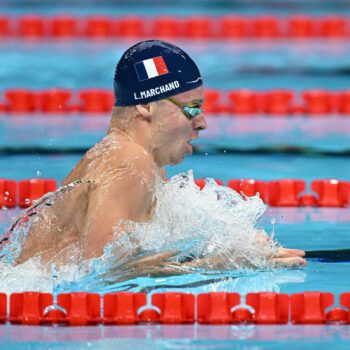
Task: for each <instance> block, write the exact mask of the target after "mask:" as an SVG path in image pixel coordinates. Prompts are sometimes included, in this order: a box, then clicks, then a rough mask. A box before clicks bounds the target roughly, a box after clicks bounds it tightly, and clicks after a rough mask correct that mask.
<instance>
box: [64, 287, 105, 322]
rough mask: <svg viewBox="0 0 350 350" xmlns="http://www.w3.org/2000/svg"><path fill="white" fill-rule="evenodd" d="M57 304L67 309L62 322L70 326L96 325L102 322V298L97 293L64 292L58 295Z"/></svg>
mask: <svg viewBox="0 0 350 350" xmlns="http://www.w3.org/2000/svg"><path fill="white" fill-rule="evenodd" d="M57 305H58V306H59V307H61V308H63V309H64V310H66V315H65V316H64V317H62V318H61V319H59V322H60V323H66V324H68V325H70V326H86V325H95V324H98V323H100V322H101V298H100V295H99V294H97V293H83V292H75V293H64V294H59V295H58V297H57Z"/></svg>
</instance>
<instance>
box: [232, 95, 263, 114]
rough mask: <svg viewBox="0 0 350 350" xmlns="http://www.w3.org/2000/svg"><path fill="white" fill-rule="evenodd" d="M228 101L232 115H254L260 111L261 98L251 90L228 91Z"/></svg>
mask: <svg viewBox="0 0 350 350" xmlns="http://www.w3.org/2000/svg"><path fill="white" fill-rule="evenodd" d="M228 100H229V102H230V106H229V107H230V112H231V113H233V114H239V115H246V114H256V113H259V111H260V110H261V109H260V104H261V96H260V94H259V93H257V92H254V91H251V90H236V91H230V92H229V93H228Z"/></svg>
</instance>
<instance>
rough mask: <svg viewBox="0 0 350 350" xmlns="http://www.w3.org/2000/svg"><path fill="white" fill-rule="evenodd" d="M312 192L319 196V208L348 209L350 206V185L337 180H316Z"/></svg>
mask: <svg viewBox="0 0 350 350" xmlns="http://www.w3.org/2000/svg"><path fill="white" fill-rule="evenodd" d="M311 190H312V191H314V192H315V193H316V194H317V195H318V199H317V205H318V206H319V207H347V206H348V205H349V195H350V183H348V182H346V181H339V180H336V179H329V180H314V181H312V182H311Z"/></svg>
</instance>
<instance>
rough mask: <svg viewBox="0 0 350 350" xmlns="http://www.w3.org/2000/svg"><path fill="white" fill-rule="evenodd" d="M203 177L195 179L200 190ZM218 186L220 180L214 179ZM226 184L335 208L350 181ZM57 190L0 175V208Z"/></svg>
mask: <svg viewBox="0 0 350 350" xmlns="http://www.w3.org/2000/svg"><path fill="white" fill-rule="evenodd" d="M205 181H206V180H205V179H196V180H195V183H196V184H197V186H198V187H199V188H200V189H201V190H202V189H203V188H204V187H205ZM216 182H217V183H218V184H219V185H223V184H224V183H223V181H221V180H219V179H217V180H216ZM227 186H228V187H230V188H232V189H234V190H235V191H237V192H238V193H240V194H242V196H244V197H251V196H255V195H256V194H257V193H259V195H260V198H261V199H262V200H263V202H264V203H266V204H268V205H269V206H271V207H335V208H345V207H348V206H349V203H350V182H348V181H342V180H338V179H321V180H313V181H311V185H310V189H311V192H307V183H306V181H305V180H299V179H281V180H275V181H261V180H254V179H232V180H229V181H228V182H227ZM56 189H57V181H56V180H54V179H28V180H22V181H19V182H16V181H15V180H10V179H1V178H0V208H1V207H6V208H14V207H16V206H17V205H18V206H19V207H21V208H27V207H29V206H31V205H32V204H34V202H35V201H36V200H38V199H39V198H41V197H42V196H43V195H45V194H46V193H48V192H52V191H55V190H56Z"/></svg>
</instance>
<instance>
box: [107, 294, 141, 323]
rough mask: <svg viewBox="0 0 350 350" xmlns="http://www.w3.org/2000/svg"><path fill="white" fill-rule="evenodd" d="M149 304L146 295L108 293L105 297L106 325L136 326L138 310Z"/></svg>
mask: <svg viewBox="0 0 350 350" xmlns="http://www.w3.org/2000/svg"><path fill="white" fill-rule="evenodd" d="M146 303H147V296H146V294H145V293H129V292H120V293H108V294H105V295H104V297H103V323H104V324H135V323H137V322H138V321H139V320H140V319H139V315H138V310H139V309H140V308H141V307H143V306H145V305H146Z"/></svg>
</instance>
